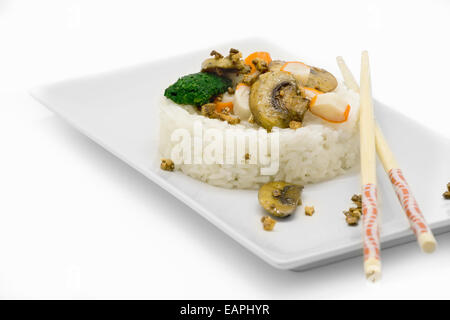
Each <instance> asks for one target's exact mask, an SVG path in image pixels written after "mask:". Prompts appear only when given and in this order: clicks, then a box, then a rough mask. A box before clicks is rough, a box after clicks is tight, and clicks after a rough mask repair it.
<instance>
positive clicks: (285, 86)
mask: <svg viewBox="0 0 450 320" xmlns="http://www.w3.org/2000/svg"><path fill="white" fill-rule="evenodd" d="M308 106H309V100H308V99H306V98H305V96H304V92H303V91H302V90H301V89H300V87H299V86H298V84H297V81H296V79H295V77H294V76H292V75H291V74H289V73H287V72H283V71H271V72H266V73H264V74H262V75H260V76H259V78H258V80H257V81H256V82H255V83H254V84H253V85H252V87H251V90H250V110H251V112H252V114H253V116H254V118H255V121H256V123H258V124H259V125H260V126H262V127H264V128H266V129H268V130H271V129H272V127H280V128H288V127H289V122H291V121H292V120H296V121H302V120H303V115H304V114H305V112H306V110H307V109H308Z"/></svg>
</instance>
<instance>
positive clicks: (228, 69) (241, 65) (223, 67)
mask: <svg viewBox="0 0 450 320" xmlns="http://www.w3.org/2000/svg"><path fill="white" fill-rule="evenodd" d="M211 55H213V56H214V58H209V59H206V60H205V61H203V63H202V71H203V72H214V73H217V74H218V75H220V76H222V75H224V74H225V73H243V74H246V73H249V72H250V69H251V68H250V66H248V65H246V64H245V62H244V60H243V59H242V53H240V52H239V51H238V50H236V49H230V54H229V55H228V56H226V57H223V56H222V55H221V54H220V53H218V52H217V51H215V50H213V51H212V52H211ZM236 71H237V72H236Z"/></svg>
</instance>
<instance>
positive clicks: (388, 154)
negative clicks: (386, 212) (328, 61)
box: [336, 57, 436, 253]
mask: <svg viewBox="0 0 450 320" xmlns="http://www.w3.org/2000/svg"><path fill="white" fill-rule="evenodd" d="M336 61H337V64H338V66H339V69H340V70H341V73H342V77H343V78H344V83H345V85H346V86H347V87H348V88H350V89H352V90H354V91H356V92H359V86H358V83H357V82H356V80H355V78H354V77H353V74H352V73H351V71H350V69H349V68H348V67H347V65H346V63H345V61H344V59H343V58H342V57H337V58H336ZM375 142H376V148H377V153H378V157H379V158H380V160H381V163H382V164H383V167H384V170H385V171H386V173H387V175H388V176H389V179H390V181H391V183H392V186H393V187H394V190H395V193H396V194H397V198H398V200H399V201H400V204H401V206H402V208H403V210H404V211H405V214H406V216H407V218H408V220H409V224H410V226H411V229H412V230H413V232H414V234H415V235H416V237H417V241H418V243H419V246H420V248H421V249H422V251H423V252H426V253H431V252H433V251H434V250H435V249H436V239H435V238H434V236H433V233H432V232H431V229H430V228H429V227H428V225H427V223H426V221H425V218H424V217H423V214H422V212H421V211H420V209H419V206H418V204H417V201H416V199H415V198H414V195H413V193H412V191H411V188H410V187H409V185H408V183H407V182H406V179H405V177H404V175H403V173H402V170H401V169H400V167H399V165H398V163H397V160H396V159H395V156H394V154H393V152H392V151H391V149H390V148H389V145H388V143H387V141H386V139H385V137H384V135H383V133H382V131H381V129H380V127H379V126H378V125H376V126H375Z"/></svg>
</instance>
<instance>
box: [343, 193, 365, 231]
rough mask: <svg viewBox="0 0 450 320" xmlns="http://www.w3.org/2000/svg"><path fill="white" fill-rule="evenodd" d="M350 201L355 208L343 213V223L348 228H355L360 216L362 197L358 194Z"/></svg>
mask: <svg viewBox="0 0 450 320" xmlns="http://www.w3.org/2000/svg"><path fill="white" fill-rule="evenodd" d="M351 200H352V201H353V203H354V204H355V205H356V208H355V207H351V208H349V209H348V210H346V211H344V215H345V221H346V222H347V224H348V225H349V226H356V225H358V222H359V219H360V218H361V214H362V196H361V195H360V194H354V195H353V196H352V198H351Z"/></svg>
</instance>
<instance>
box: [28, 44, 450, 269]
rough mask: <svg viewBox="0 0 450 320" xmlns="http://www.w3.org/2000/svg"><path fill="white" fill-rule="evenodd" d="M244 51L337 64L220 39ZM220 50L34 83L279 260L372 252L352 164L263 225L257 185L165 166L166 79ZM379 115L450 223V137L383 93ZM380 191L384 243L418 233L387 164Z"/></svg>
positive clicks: (433, 210) (69, 117)
mask: <svg viewBox="0 0 450 320" xmlns="http://www.w3.org/2000/svg"><path fill="white" fill-rule="evenodd" d="M230 47H235V48H238V49H240V50H242V51H243V52H244V53H250V52H253V51H269V52H270V53H271V54H272V56H273V57H276V58H277V59H284V60H296V59H300V58H301V59H302V60H303V61H305V62H307V63H310V64H313V65H318V66H320V67H323V68H326V69H327V68H329V69H330V70H335V67H334V61H335V60H334V56H331V55H330V56H329V57H326V59H325V58H324V57H321V58H322V60H325V61H328V65H327V63H326V62H324V61H321V62H319V61H318V60H317V59H312V58H310V57H307V56H302V57H296V56H295V55H292V54H289V53H288V52H285V51H283V50H282V49H280V48H278V47H276V46H274V45H273V44H270V43H267V42H265V41H263V40H260V39H248V40H245V41H238V42H235V43H232V44H224V45H222V46H219V47H216V48H214V49H217V50H219V51H221V52H227V51H228V49H229V48H230ZM209 52H210V50H207V49H205V50H201V51H199V52H195V53H191V54H188V55H184V56H179V57H174V58H170V59H167V60H164V61H157V62H151V63H147V64H143V65H138V66H133V67H129V68H125V69H121V70H117V71H113V72H108V73H103V74H99V75H94V76H88V77H84V78H79V79H73V80H68V81H63V82H60V83H56V84H51V85H47V86H43V87H39V88H36V89H34V90H32V92H31V94H32V95H33V97H35V98H36V99H37V100H39V101H40V102H41V103H43V104H44V105H45V106H47V107H48V108H49V109H51V110H53V111H54V112H55V113H56V114H58V115H59V116H60V117H61V118H62V119H64V120H65V121H67V122H68V123H70V124H71V125H72V126H74V127H75V128H77V129H78V130H79V131H80V132H82V133H83V134H85V135H86V136H88V137H89V138H91V139H92V140H94V141H96V142H97V143H98V144H100V145H101V146H103V147H104V148H105V149H106V150H108V151H110V152H112V153H113V154H115V155H116V156H117V157H119V158H120V159H122V160H123V161H125V162H126V163H128V164H129V165H130V166H132V167H133V168H135V169H136V170H138V171H140V172H141V173H142V174H144V175H145V176H147V177H148V178H149V179H151V180H152V181H154V182H155V183H157V184H158V185H160V186H161V187H162V188H164V189H165V190H167V191H168V192H170V193H172V194H173V195H174V196H175V197H177V198H178V199H180V200H181V201H183V202H184V203H186V204H187V205H188V206H190V207H192V208H193V209H194V210H196V211H197V212H198V213H199V214H201V215H202V216H203V217H205V218H206V219H208V220H209V221H210V222H211V223H213V224H214V225H215V226H217V227H218V228H219V229H221V230H222V231H224V232H225V233H227V234H228V235H229V236H230V237H232V238H233V239H235V240H236V241H238V242H239V243H241V244H242V245H243V246H245V247H246V248H248V249H249V250H250V251H252V252H253V253H254V254H256V255H258V256H259V257H261V258H262V259H263V260H265V261H266V262H268V263H269V264H271V265H273V266H275V267H277V268H280V269H292V270H303V269H307V268H311V267H314V266H318V265H321V264H325V263H330V262H333V261H337V260H341V259H344V258H347V257H351V256H355V255H359V254H361V253H362V250H361V248H362V242H361V230H360V227H353V228H352V227H348V226H347V225H346V223H345V221H344V216H343V214H342V211H343V210H344V209H346V208H348V207H349V205H350V201H349V199H350V197H351V195H352V194H354V193H359V188H360V186H359V175H358V174H357V173H349V174H347V175H345V176H341V177H338V178H336V179H333V180H331V181H328V182H323V183H319V184H315V185H308V186H307V187H306V188H305V191H304V197H303V199H304V201H303V202H304V203H305V204H310V205H314V206H315V208H316V213H315V215H314V216H312V217H307V216H305V215H304V214H302V212H301V211H300V209H299V212H298V214H296V215H294V216H293V217H291V218H288V219H286V220H284V221H280V222H279V223H278V224H277V225H276V228H275V230H274V231H273V232H266V231H263V229H262V226H261V222H260V218H261V216H262V215H263V212H262V209H261V208H260V206H259V204H258V201H257V192H256V191H250V190H227V189H220V188H217V187H213V186H210V185H208V184H205V183H202V182H199V181H196V180H194V179H192V178H190V177H187V176H184V175H183V174H181V173H180V172H174V173H170V172H165V171H161V170H160V169H159V164H160V159H159V158H158V122H159V106H158V105H157V101H158V99H159V98H160V97H161V95H162V94H163V90H164V88H166V87H167V86H168V85H169V84H171V83H173V82H174V81H175V80H177V79H178V78H179V77H180V76H182V75H185V74H188V73H192V72H197V71H198V70H199V67H200V64H201V62H202V61H203V59H205V58H206V57H207V56H208V54H209ZM375 108H376V116H377V119H378V122H379V123H380V126H381V127H382V129H383V131H384V132H385V135H386V137H387V139H388V141H389V143H390V144H391V147H392V149H393V150H394V152H395V154H396V155H397V158H398V160H399V162H400V164H401V166H402V169H403V172H404V174H405V175H406V178H407V180H408V181H409V184H410V185H411V187H412V189H413V191H414V193H415V195H416V198H417V200H418V201H419V205H420V207H421V208H422V211H423V212H424V215H425V217H426V219H427V221H428V223H429V225H430V226H431V227H432V228H433V230H434V231H435V233H438V232H443V231H447V230H448V229H449V227H450V219H449V216H450V203H449V202H445V201H444V200H443V199H442V196H441V194H442V190H443V188H444V187H445V184H446V183H447V180H448V178H449V177H450V166H449V165H448V164H449V163H450V143H449V141H448V140H447V139H445V138H443V137H440V136H439V135H437V134H435V133H433V132H431V131H429V130H428V129H426V128H424V127H422V126H421V125H420V124H418V123H416V122H414V121H412V120H410V119H408V118H406V117H405V116H403V115H401V114H399V113H397V112H395V111H394V110H392V109H391V108H389V107H387V106H384V105H382V104H380V103H378V102H375ZM378 172H379V178H378V179H379V199H380V210H381V212H382V218H383V219H382V227H381V239H382V246H383V247H387V246H392V245H395V244H400V243H404V242H406V241H410V240H412V239H414V237H413V235H412V232H411V230H410V229H409V225H408V222H407V219H406V218H405V215H404V213H403V212H402V209H401V207H400V205H399V203H398V200H397V199H396V197H395V194H394V192H393V190H392V186H391V185H390V182H389V180H388V178H387V176H386V175H385V174H384V172H383V169H382V167H381V166H379V167H378Z"/></svg>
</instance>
